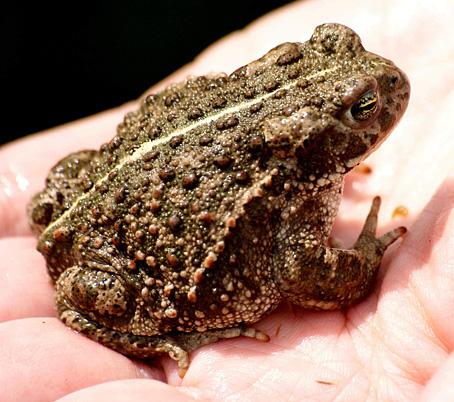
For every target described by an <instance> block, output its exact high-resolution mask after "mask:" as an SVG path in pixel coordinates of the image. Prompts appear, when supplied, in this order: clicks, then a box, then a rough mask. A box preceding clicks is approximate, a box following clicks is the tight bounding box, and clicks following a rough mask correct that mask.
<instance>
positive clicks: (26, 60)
mask: <svg viewBox="0 0 454 402" xmlns="http://www.w3.org/2000/svg"><path fill="white" fill-rule="evenodd" d="M287 3H290V1H284V0H267V1H260V0H255V1H254V0H239V1H238V0H231V1H226V2H216V1H181V0H180V1H178V0H173V1H169V0H167V1H138V0H136V1H92V2H90V3H89V4H88V3H87V4H84V2H81V1H79V2H66V1H60V2H58V3H56V2H55V3H50V2H45V1H36V2H30V3H29V4H24V3H22V2H14V1H10V2H3V4H2V5H1V6H0V88H1V92H0V93H1V94H2V95H1V97H0V99H1V101H0V102H1V103H0V143H4V142H7V141H10V140H12V139H14V138H17V137H20V136H23V135H26V134H29V133H33V132H36V131H39V130H43V129H45V128H49V127H53V126H55V125H58V124H62V123H65V122H68V121H71V120H74V119H77V118H80V117H83V116H87V115H91V114H93V113H96V112H99V111H102V110H105V109H108V108H111V107H114V106H117V105H119V104H121V103H123V102H126V101H128V100H131V99H134V98H137V97H138V96H139V95H141V94H142V93H143V92H144V91H145V90H146V89H147V88H149V87H150V86H151V85H152V84H154V83H156V82H158V81H159V80H161V79H163V78H165V77H166V76H167V75H169V74H170V73H171V72H173V71H174V70H176V69H177V68H179V67H181V66H182V65H184V64H185V63H187V62H189V61H190V60H192V59H193V58H194V57H195V56H196V55H197V54H198V53H200V51H202V50H203V49H204V48H205V47H207V46H208V45H209V44H211V43H212V42H213V41H215V40H216V39H218V38H220V37H222V36H224V35H226V34H228V33H230V32H232V31H234V30H237V29H241V28H242V27H244V26H245V25H247V24H248V23H249V22H251V21H253V20H254V19H256V18H257V17H259V16H260V15H262V14H265V13H266V12H268V11H270V10H272V9H274V8H277V7H279V6H282V5H284V4H287Z"/></svg>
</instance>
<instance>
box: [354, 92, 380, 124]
mask: <svg viewBox="0 0 454 402" xmlns="http://www.w3.org/2000/svg"><path fill="white" fill-rule="evenodd" d="M377 108H378V96H377V93H376V92H375V91H374V90H370V91H367V92H366V93H364V94H363V95H362V96H361V98H359V99H358V100H357V101H356V102H355V103H354V104H353V105H352V106H351V107H350V114H351V116H352V117H353V119H354V120H356V121H366V120H368V119H370V118H371V116H373V115H374V113H375V112H376V110H377Z"/></svg>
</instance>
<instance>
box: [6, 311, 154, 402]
mask: <svg viewBox="0 0 454 402" xmlns="http://www.w3.org/2000/svg"><path fill="white" fill-rule="evenodd" d="M0 348H1V349H0V367H2V368H5V367H7V368H8V369H7V370H5V369H3V370H0V389H1V390H2V400H5V401H10V400H11V401H13V400H15V401H26V400H35V399H36V395H39V396H40V400H55V399H57V398H60V397H62V396H64V395H66V394H67V393H70V392H73V391H77V390H79V389H81V388H85V387H89V386H91V385H95V384H99V383H102V382H106V381H114V380H118V379H129V378H156V379H159V380H162V379H163V377H162V376H161V375H160V374H159V372H158V371H156V370H150V369H149V368H148V367H147V366H145V365H143V364H138V363H135V362H133V361H132V360H130V359H128V358H127V357H125V356H123V355H121V354H119V353H116V352H114V351H112V350H110V349H108V348H105V347H103V346H101V345H99V344H97V343H95V342H92V341H90V340H89V339H87V338H85V337H84V336H81V335H80V334H78V333H75V332H74V331H71V330H70V329H69V328H67V327H65V326H64V325H63V324H62V323H61V322H59V321H58V320H57V319H56V318H29V319H22V320H16V321H9V322H6V323H2V324H0ZM25 379H26V380H25Z"/></svg>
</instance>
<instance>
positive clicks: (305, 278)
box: [276, 197, 406, 310]
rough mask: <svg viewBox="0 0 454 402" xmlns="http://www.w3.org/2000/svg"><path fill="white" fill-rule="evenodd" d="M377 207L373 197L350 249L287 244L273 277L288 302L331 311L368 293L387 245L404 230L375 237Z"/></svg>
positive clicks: (400, 229) (400, 228) (399, 229)
mask: <svg viewBox="0 0 454 402" xmlns="http://www.w3.org/2000/svg"><path fill="white" fill-rule="evenodd" d="M379 208H380V198H379V197H375V198H374V200H373V202H372V207H371V209H370V212H369V215H368V217H367V219H366V222H365V223H364V227H363V230H362V232H361V234H360V236H359V237H358V240H357V241H356V243H355V244H354V246H353V248H352V249H350V250H342V249H336V248H329V247H326V246H320V247H319V248H317V249H315V250H314V249H313V248H310V249H305V248H304V246H303V245H302V244H299V243H297V244H291V245H289V247H288V248H287V251H286V255H285V263H284V267H283V268H282V267H280V268H279V267H278V268H277V269H276V279H277V283H278V285H279V287H280V290H281V292H282V293H283V294H284V295H285V296H286V297H287V298H288V300H289V301H290V302H292V303H294V304H297V305H300V306H302V307H307V308H316V309H324V310H331V309H337V308H342V307H345V306H349V305H351V304H353V303H355V302H357V301H359V300H360V299H362V298H363V297H365V296H367V295H368V293H369V292H370V289H371V286H372V285H373V283H374V280H375V276H376V273H377V271H378V268H379V267H380V263H381V260H382V257H383V254H384V252H385V250H386V248H387V247H388V246H389V245H390V244H392V243H393V242H394V241H396V240H397V239H398V238H399V237H401V236H402V235H403V234H404V233H405V232H406V229H405V228H404V227H398V228H396V229H394V230H392V231H390V232H388V233H386V234H384V235H383V236H381V237H379V238H376V237H375V231H376V227H377V215H378V210H379Z"/></svg>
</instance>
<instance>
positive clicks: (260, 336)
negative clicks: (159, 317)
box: [60, 309, 270, 377]
mask: <svg viewBox="0 0 454 402" xmlns="http://www.w3.org/2000/svg"><path fill="white" fill-rule="evenodd" d="M60 318H61V320H62V321H63V322H64V323H65V324H66V325H68V326H69V327H71V328H73V329H75V330H77V331H79V332H81V333H83V334H84V335H86V336H87V337H88V338H90V339H92V340H94V341H97V342H99V343H101V344H103V345H104V346H107V347H109V348H111V349H114V350H116V351H117V352H120V353H122V354H124V355H127V356H132V357H136V358H139V359H146V358H150V357H156V356H158V355H161V354H168V355H169V356H170V357H171V358H172V359H173V360H175V361H176V362H177V364H178V369H179V370H178V374H179V376H180V377H184V375H185V373H186V371H187V370H188V367H189V352H191V351H192V350H195V349H197V348H199V347H201V346H204V345H208V344H210V343H214V342H217V341H218V340H221V339H229V338H237V337H240V336H245V337H247V338H254V339H256V340H258V341H262V342H268V341H269V339H270V338H269V336H268V335H266V334H265V333H263V332H261V331H259V330H257V329H254V328H249V327H242V326H239V327H235V328H226V329H219V330H208V331H205V332H191V333H183V332H181V333H177V334H171V335H166V334H164V335H156V336H141V335H133V334H125V333H121V332H118V331H114V330H111V329H109V328H106V327H103V326H102V325H100V324H97V323H95V322H93V321H91V320H89V319H87V318H85V317H84V316H83V315H82V314H80V313H79V312H77V311H74V310H70V309H68V310H63V311H60Z"/></svg>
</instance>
